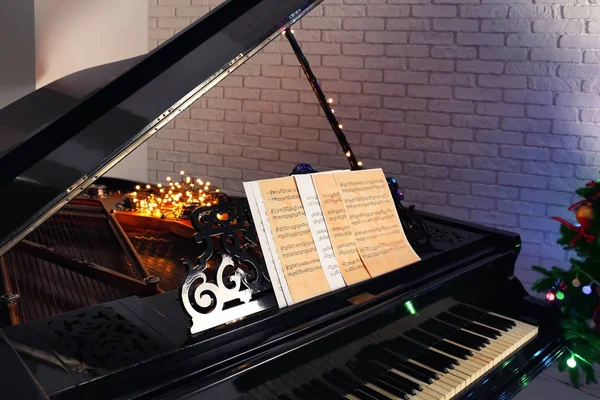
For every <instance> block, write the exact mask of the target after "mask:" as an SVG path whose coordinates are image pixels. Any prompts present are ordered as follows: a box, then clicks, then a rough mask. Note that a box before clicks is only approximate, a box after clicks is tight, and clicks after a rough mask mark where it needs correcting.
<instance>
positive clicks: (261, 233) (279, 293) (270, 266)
mask: <svg viewBox="0 0 600 400" xmlns="http://www.w3.org/2000/svg"><path fill="white" fill-rule="evenodd" d="M255 184H256V182H244V191H245V192H246V198H247V199H248V204H249V206H250V212H251V213H252V218H253V220H254V226H255V228H256V233H257V235H258V240H259V241H260V247H261V250H262V253H263V257H264V259H265V264H266V267H267V271H269V278H270V279H271V285H273V292H275V299H276V300H277V305H278V306H279V308H281V307H285V306H287V300H286V295H285V291H284V290H283V285H282V281H281V280H282V279H284V277H283V276H282V275H281V274H279V272H278V271H277V268H276V265H277V263H276V262H275V259H274V254H273V253H275V249H274V248H272V246H273V244H274V242H273V238H272V237H270V238H269V235H271V232H268V231H267V230H266V229H265V222H264V221H266V219H267V214H266V210H265V209H264V204H262V199H261V198H260V195H259V196H258V199H257V196H256V195H255V191H254V186H256V185H255ZM258 201H260V202H261V207H259V205H258ZM261 210H262V212H261ZM267 222H268V221H267ZM275 256H277V254H275ZM285 283H286V282H285V281H284V282H283V284H285ZM286 286H287V285H286ZM286 290H287V289H286Z"/></svg>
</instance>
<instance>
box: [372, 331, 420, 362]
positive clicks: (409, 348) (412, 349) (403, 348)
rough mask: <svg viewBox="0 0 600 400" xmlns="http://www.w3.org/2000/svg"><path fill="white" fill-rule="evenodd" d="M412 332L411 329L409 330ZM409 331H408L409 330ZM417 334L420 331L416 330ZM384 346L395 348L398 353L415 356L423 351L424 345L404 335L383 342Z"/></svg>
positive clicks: (408, 356)
mask: <svg viewBox="0 0 600 400" xmlns="http://www.w3.org/2000/svg"><path fill="white" fill-rule="evenodd" d="M409 332H410V331H409ZM407 333H408V332H407ZM416 333H417V336H419V335H418V333H419V332H416ZM382 345H383V346H384V347H387V348H390V349H392V350H394V351H395V352H396V353H398V354H402V355H403V356H405V357H407V358H411V357H413V356H414V355H415V354H417V353H419V352H421V351H423V349H424V347H423V346H421V345H419V344H417V343H415V342H413V341H411V340H408V339H406V338H403V337H397V338H394V339H393V340H389V341H387V342H385V343H382Z"/></svg>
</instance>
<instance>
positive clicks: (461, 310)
mask: <svg viewBox="0 0 600 400" xmlns="http://www.w3.org/2000/svg"><path fill="white" fill-rule="evenodd" d="M448 311H449V312H451V313H452V314H456V315H458V316H459V317H463V318H465V319H468V320H469V321H476V320H478V319H479V318H481V317H483V316H484V315H486V314H487V313H486V312H485V311H481V310H477V309H475V308H473V307H469V306H467V305H465V304H457V305H455V306H452V307H450V309H449V310H448Z"/></svg>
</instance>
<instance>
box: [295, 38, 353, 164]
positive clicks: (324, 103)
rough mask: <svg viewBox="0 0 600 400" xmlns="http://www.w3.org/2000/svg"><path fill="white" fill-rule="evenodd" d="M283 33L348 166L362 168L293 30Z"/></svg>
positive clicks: (330, 100) (331, 100) (331, 101)
mask: <svg viewBox="0 0 600 400" xmlns="http://www.w3.org/2000/svg"><path fill="white" fill-rule="evenodd" d="M284 35H285V37H286V38H287V40H288V41H289V42H290V45H291V46H292V49H293V50H294V53H295V54H296V57H297V58H298V62H299V63H300V66H301V67H302V70H303V71H304V74H305V75H306V78H307V79H308V81H309V82H310V86H311V87H312V89H313V91H314V92H315V95H316V96H317V99H318V100H319V104H320V105H321V108H322V109H323V111H324V112H325V116H326V117H327V120H328V121H329V124H330V125H331V128H332V129H333V132H334V133H335V136H336V137H337V139H338V142H339V143H340V145H341V146H342V150H343V151H344V154H345V155H346V158H347V159H348V162H349V163H350V167H351V168H352V170H360V169H363V167H362V165H363V163H362V161H358V160H357V159H356V156H355V155H354V152H353V151H352V148H351V147H350V143H348V140H347V139H346V135H344V132H343V131H342V129H343V128H344V126H343V125H342V124H340V123H339V121H338V120H337V118H336V117H335V115H334V112H333V110H332V108H331V106H330V104H332V103H333V99H329V100H327V98H326V97H325V94H324V93H323V91H322V90H321V86H320V85H319V81H318V80H317V77H316V76H315V74H314V73H313V71H312V69H311V68H310V63H309V62H308V60H307V59H306V57H305V56H304V53H303V52H302V49H301V48H300V45H299V44H298V41H297V40H296V38H295V37H294V32H293V31H292V30H290V29H286V30H285V31H284Z"/></svg>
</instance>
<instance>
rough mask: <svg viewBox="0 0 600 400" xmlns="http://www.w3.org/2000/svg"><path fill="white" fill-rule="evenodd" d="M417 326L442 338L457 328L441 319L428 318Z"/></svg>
mask: <svg viewBox="0 0 600 400" xmlns="http://www.w3.org/2000/svg"><path fill="white" fill-rule="evenodd" d="M419 328H421V329H422V330H424V331H425V332H430V333H431V334H434V335H436V336H439V337H443V338H445V337H448V336H450V335H451V334H452V333H454V332H456V331H457V330H458V328H457V327H455V326H452V325H448V324H446V323H444V322H442V321H438V320H435V319H429V320H427V321H425V322H423V323H422V324H421V325H419Z"/></svg>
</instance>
